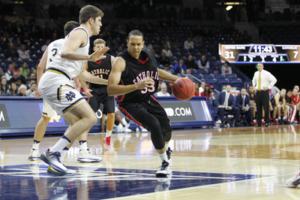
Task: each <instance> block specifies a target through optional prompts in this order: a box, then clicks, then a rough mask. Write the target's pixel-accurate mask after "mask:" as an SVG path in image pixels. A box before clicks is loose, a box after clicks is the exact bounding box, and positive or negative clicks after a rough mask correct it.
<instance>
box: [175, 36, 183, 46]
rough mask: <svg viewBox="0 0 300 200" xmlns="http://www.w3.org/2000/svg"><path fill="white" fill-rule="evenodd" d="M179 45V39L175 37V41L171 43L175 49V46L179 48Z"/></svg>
mask: <svg viewBox="0 0 300 200" xmlns="http://www.w3.org/2000/svg"><path fill="white" fill-rule="evenodd" d="M181 46H182V44H181V42H180V41H179V38H178V37H177V38H176V40H175V42H174V43H173V47H174V49H177V48H181Z"/></svg>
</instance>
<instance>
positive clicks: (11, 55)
mask: <svg viewBox="0 0 300 200" xmlns="http://www.w3.org/2000/svg"><path fill="white" fill-rule="evenodd" d="M5 57H6V58H8V59H17V58H19V54H18V52H17V50H16V47H15V46H14V44H13V43H9V45H8V50H7V51H6V53H5Z"/></svg>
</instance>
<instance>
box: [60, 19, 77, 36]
mask: <svg viewBox="0 0 300 200" xmlns="http://www.w3.org/2000/svg"><path fill="white" fill-rule="evenodd" d="M77 26H79V23H78V22H75V21H68V22H67V23H66V24H65V26H64V34H65V36H67V35H68V34H69V33H70V32H71V31H72V30H73V29H74V28H76V27H77Z"/></svg>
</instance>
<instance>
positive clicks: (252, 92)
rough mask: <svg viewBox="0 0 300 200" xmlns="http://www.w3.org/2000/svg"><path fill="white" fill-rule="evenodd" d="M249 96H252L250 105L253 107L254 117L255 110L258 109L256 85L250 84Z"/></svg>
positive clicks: (253, 114)
mask: <svg viewBox="0 0 300 200" xmlns="http://www.w3.org/2000/svg"><path fill="white" fill-rule="evenodd" d="M248 94H249V98H250V107H251V109H252V116H253V119H254V118H255V111H256V103H255V92H254V87H253V86H252V85H251V86H249V92H248Z"/></svg>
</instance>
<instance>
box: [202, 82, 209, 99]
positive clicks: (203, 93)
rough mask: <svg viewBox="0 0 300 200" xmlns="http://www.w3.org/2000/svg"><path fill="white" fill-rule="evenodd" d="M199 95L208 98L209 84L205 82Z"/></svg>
mask: <svg viewBox="0 0 300 200" xmlns="http://www.w3.org/2000/svg"><path fill="white" fill-rule="evenodd" d="M201 96H202V97H206V99H207V100H209V98H210V97H211V93H210V89H209V85H208V84H206V85H205V87H204V91H203V92H201Z"/></svg>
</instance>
